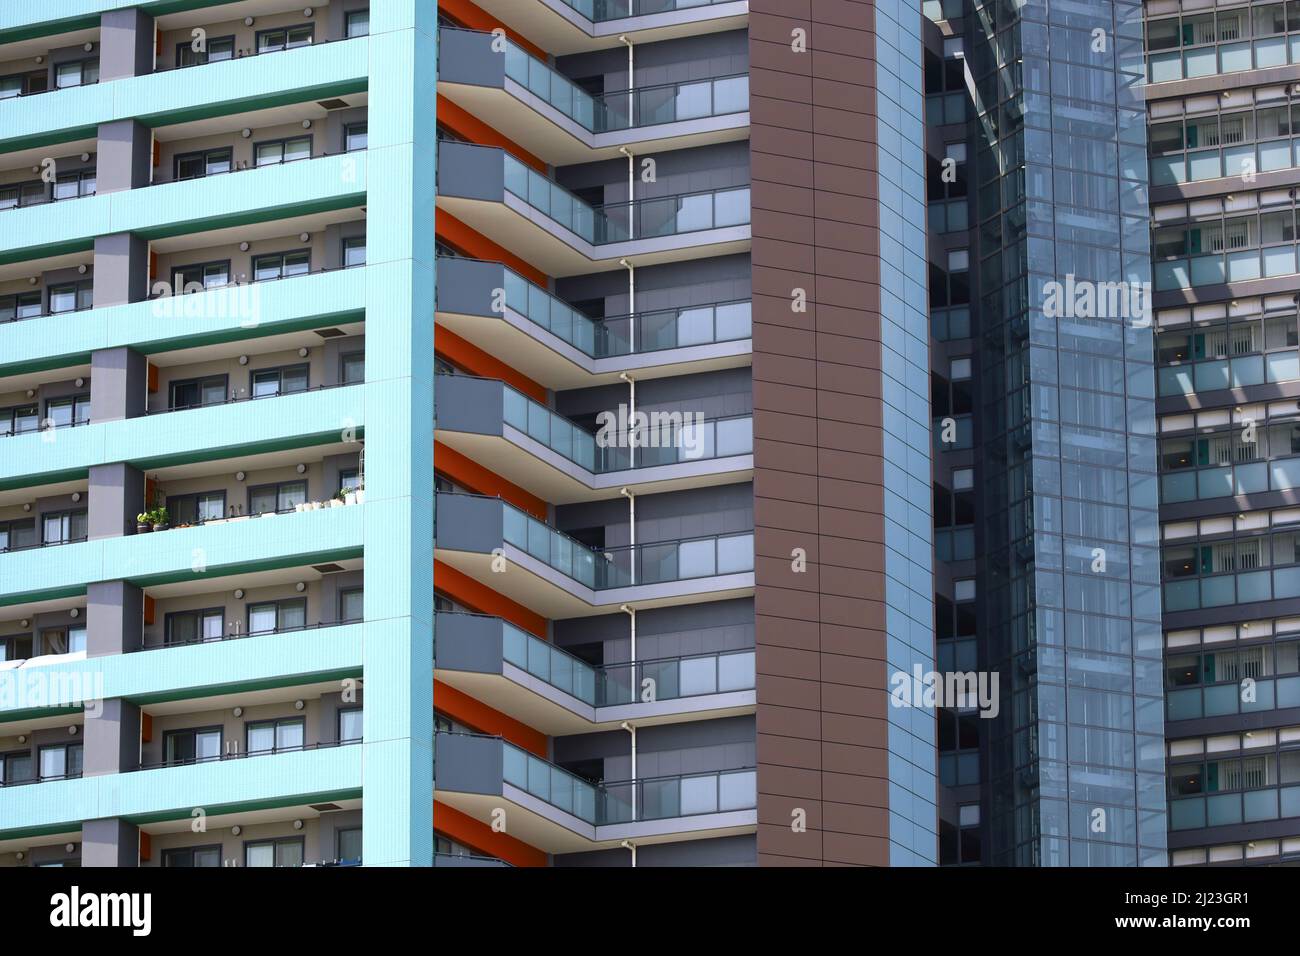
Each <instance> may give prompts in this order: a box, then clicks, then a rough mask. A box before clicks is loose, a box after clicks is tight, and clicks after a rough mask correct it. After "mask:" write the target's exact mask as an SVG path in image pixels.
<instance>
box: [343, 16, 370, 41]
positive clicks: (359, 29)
mask: <svg viewBox="0 0 1300 956" xmlns="http://www.w3.org/2000/svg"><path fill="white" fill-rule="evenodd" d="M346 26H347V37H348V39H349V40H350V39H352V38H353V37H364V36H369V35H370V11H369V10H353V11H352V12H351V13H349V14H348V15H347V20H346Z"/></svg>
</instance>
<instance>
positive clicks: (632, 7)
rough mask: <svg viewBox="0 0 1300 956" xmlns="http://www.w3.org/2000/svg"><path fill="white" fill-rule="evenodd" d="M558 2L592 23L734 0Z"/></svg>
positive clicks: (593, 0) (566, 0)
mask: <svg viewBox="0 0 1300 956" xmlns="http://www.w3.org/2000/svg"><path fill="white" fill-rule="evenodd" d="M559 2H560V3H563V4H564V5H565V6H567V7H569V8H570V9H572V10H574V11H576V12H577V13H580V14H582V16H584V17H586V18H587V19H588V20H590V21H591V22H592V23H605V22H607V21H609V20H626V19H628V18H630V17H646V16H651V15H653V14H656V13H673V12H676V11H680V10H693V9H696V8H698V7H708V6H713V5H714V4H718V3H732V2H734V0H559Z"/></svg>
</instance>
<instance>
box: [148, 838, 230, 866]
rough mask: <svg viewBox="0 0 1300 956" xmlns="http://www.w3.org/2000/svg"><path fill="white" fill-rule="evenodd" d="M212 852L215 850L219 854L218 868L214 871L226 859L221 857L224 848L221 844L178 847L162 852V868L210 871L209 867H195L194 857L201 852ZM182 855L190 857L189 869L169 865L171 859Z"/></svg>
mask: <svg viewBox="0 0 1300 956" xmlns="http://www.w3.org/2000/svg"><path fill="white" fill-rule="evenodd" d="M212 850H215V851H216V853H217V866H216V867H214V868H213V869H215V868H220V867H221V865H222V862H223V860H224V858H223V857H222V855H221V854H222V846H221V844H220V843H204V844H202V845H201V846H177V847H169V848H168V849H166V850H163V851H162V862H161V866H162V867H163V868H165V869H210V868H209V867H200V866H195V865H194V855H195V854H196V853H200V852H204V851H212ZM182 853H183V854H188V855H189V858H190V863H189V866H188V867H176V866H173V865H171V864H169V863H168V862H167V861H168V859H169V858H171V857H174V856H176V855H177V854H182Z"/></svg>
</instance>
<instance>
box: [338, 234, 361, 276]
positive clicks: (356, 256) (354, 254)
mask: <svg viewBox="0 0 1300 956" xmlns="http://www.w3.org/2000/svg"><path fill="white" fill-rule="evenodd" d="M365 264H366V237H365V236H360V237H356V238H352V239H344V240H343V268H345V269H351V268H352V267H353V266H364V265H365Z"/></svg>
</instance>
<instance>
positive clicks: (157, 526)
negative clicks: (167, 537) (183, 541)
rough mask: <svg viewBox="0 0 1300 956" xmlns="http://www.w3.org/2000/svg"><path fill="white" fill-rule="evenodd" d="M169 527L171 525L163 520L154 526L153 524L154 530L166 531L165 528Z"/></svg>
mask: <svg viewBox="0 0 1300 956" xmlns="http://www.w3.org/2000/svg"><path fill="white" fill-rule="evenodd" d="M170 527H171V525H169V524H167V523H166V522H165V521H164V522H162V523H161V524H156V525H154V526H153V529H154V530H155V531H166V530H167V529H168V528H170Z"/></svg>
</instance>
